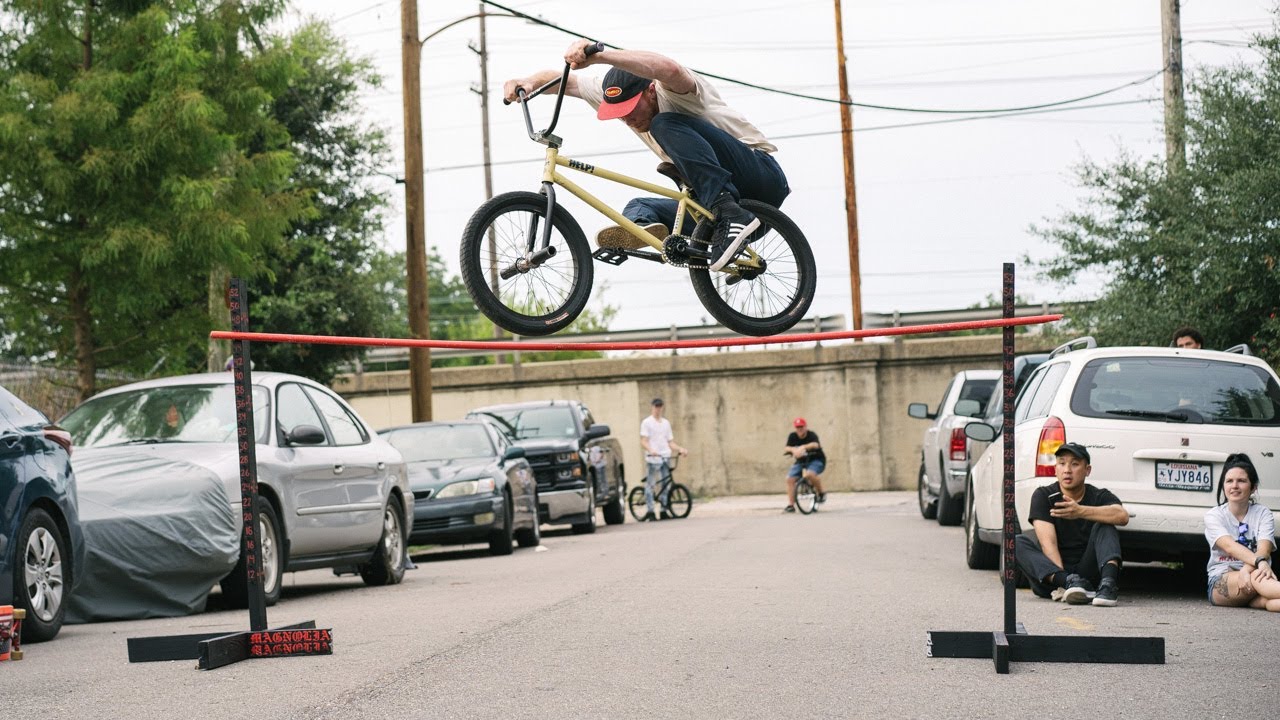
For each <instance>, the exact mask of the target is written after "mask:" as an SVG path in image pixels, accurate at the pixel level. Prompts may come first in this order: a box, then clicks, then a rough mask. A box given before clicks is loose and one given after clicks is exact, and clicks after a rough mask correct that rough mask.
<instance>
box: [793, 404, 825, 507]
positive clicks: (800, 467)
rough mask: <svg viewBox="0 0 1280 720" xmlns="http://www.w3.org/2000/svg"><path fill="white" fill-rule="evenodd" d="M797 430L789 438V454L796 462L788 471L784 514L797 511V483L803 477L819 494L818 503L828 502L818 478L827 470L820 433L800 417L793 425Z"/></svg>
mask: <svg viewBox="0 0 1280 720" xmlns="http://www.w3.org/2000/svg"><path fill="white" fill-rule="evenodd" d="M791 425H792V427H794V428H795V430H793V431H792V433H791V434H790V435H788V436H787V452H788V453H790V454H791V457H792V458H793V459H794V460H795V462H794V463H792V465H791V469H790V470H788V471H787V506H786V507H785V508H783V509H782V511H783V512H795V511H796V481H797V480H799V479H800V477H801V476H802V475H803V476H804V479H805V480H808V481H809V484H810V485H812V486H813V489H814V490H815V491H817V493H818V502H819V503H824V502H826V501H827V493H826V491H825V490H823V489H822V481H821V480H819V479H818V476H819V475H821V474H822V471H823V470H825V469H826V468H827V456H826V455H825V454H824V453H823V452H822V443H821V442H819V441H818V433H816V432H814V431H812V430H810V429H809V424H808V423H806V422H805V421H804V418H802V417H798V418H796V419H795V420H793V421H792V423H791Z"/></svg>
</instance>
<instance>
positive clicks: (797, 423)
mask: <svg viewBox="0 0 1280 720" xmlns="http://www.w3.org/2000/svg"><path fill="white" fill-rule="evenodd" d="M791 424H792V425H795V426H796V427H804V426H805V425H808V424H809V423H807V422H805V421H804V418H796V419H795V421H794V422H792V423H791Z"/></svg>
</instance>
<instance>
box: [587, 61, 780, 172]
mask: <svg viewBox="0 0 1280 720" xmlns="http://www.w3.org/2000/svg"><path fill="white" fill-rule="evenodd" d="M690 74H691V75H693V79H694V81H695V82H696V83H697V84H696V86H695V87H694V89H693V90H692V91H691V92H687V93H684V94H683V95H682V94H680V93H674V92H672V91H671V90H669V89H668V88H667V86H665V85H663V84H662V83H655V84H654V87H655V88H656V89H657V91H658V112H678V113H684V114H685V115H693V116H694V117H700V118H702V119H703V120H706V121H707V122H709V123H711V124H712V125H714V126H716V127H718V128H720V129H721V130H724V131H725V132H727V133H729V134H730V135H732V136H734V137H735V138H737V139H738V140H739V141H741V142H742V143H744V144H746V145H750V146H751V147H753V148H755V149H757V150H763V151H764V152H767V153H775V152H777V151H778V148H777V146H775V145H774V144H773V143H771V142H769V139H768V138H766V137H765V136H764V133H762V132H760V130H759V129H757V128H756V126H755V125H752V124H751V123H750V122H748V121H747V118H746V117H744V116H743V115H742V113H740V112H738V111H737V110H734V109H733V108H731V107H729V106H728V105H726V104H725V102H724V100H722V99H720V93H719V92H717V91H716V89H715V86H713V85H712V84H711V83H709V82H707V81H706V80H705V79H704V78H703V77H702V76H701V75H699V74H697V73H694V72H691V73H690ZM601 81H602V78H598V77H590V76H582V77H579V78H578V95H579V96H580V97H581V98H582V99H583V100H586V101H587V102H588V103H590V104H591V107H593V108H599V107H600V103H602V102H604V89H603V88H602V87H601V85H600V83H601ZM636 136H638V137H639V138H640V140H641V141H642V142H644V144H645V145H648V146H649V149H650V150H652V151H653V152H654V153H655V154H656V155H657V156H658V157H660V158H662V159H663V160H664V161H665V162H671V158H670V157H669V156H668V155H667V154H666V153H664V152H662V146H660V145H658V141H657V140H654V139H653V136H652V135H650V134H649V133H647V132H637V133H636Z"/></svg>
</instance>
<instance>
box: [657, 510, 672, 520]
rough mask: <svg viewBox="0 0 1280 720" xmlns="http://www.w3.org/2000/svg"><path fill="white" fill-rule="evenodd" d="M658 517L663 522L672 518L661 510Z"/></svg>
mask: <svg viewBox="0 0 1280 720" xmlns="http://www.w3.org/2000/svg"><path fill="white" fill-rule="evenodd" d="M658 517H660V518H662V519H663V520H670V519H671V518H672V517H674V516H673V515H672V514H671V513H669V512H667V511H666V510H663V511H662V513H661V514H659V515H658Z"/></svg>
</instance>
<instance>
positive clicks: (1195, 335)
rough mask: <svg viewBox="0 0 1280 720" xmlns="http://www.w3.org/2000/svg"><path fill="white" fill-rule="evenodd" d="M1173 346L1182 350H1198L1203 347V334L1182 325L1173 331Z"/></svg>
mask: <svg viewBox="0 0 1280 720" xmlns="http://www.w3.org/2000/svg"><path fill="white" fill-rule="evenodd" d="M1173 346H1174V347H1176V348H1182V349H1183V350H1199V349H1200V348H1202V347H1204V336H1203V335H1201V334H1200V331H1199V330H1196V329H1195V328H1193V327H1189V326H1183V327H1180V328H1178V329H1177V330H1174V331H1173Z"/></svg>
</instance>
